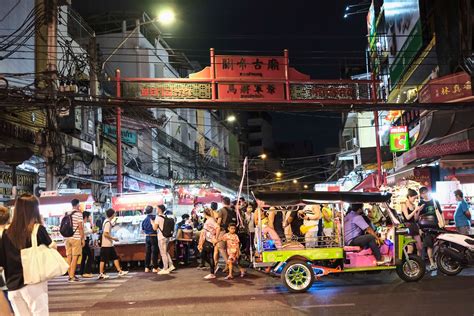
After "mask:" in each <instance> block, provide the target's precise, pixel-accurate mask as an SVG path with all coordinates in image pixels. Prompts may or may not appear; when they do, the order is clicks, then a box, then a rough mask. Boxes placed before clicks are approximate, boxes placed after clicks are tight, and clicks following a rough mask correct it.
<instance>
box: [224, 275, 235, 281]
mask: <svg viewBox="0 0 474 316" xmlns="http://www.w3.org/2000/svg"><path fill="white" fill-rule="evenodd" d="M233 278H234V277H233V276H231V275H228V276H226V277H225V278H224V280H232V279H233Z"/></svg>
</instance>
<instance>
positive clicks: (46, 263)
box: [21, 224, 69, 284]
mask: <svg viewBox="0 0 474 316" xmlns="http://www.w3.org/2000/svg"><path fill="white" fill-rule="evenodd" d="M38 227H39V224H35V226H34V228H33V232H32V233H31V248H25V249H22V250H21V264H22V266H23V280H24V283H25V284H36V283H40V282H44V281H47V280H50V279H52V278H55V277H57V276H60V275H63V274H64V273H66V272H67V271H68V269H69V265H68V264H67V263H66V261H65V260H64V258H63V257H62V256H61V255H60V254H59V252H58V251H57V250H56V249H52V248H49V247H47V246H46V245H39V246H38V241H37V239H36V235H37V234H38Z"/></svg>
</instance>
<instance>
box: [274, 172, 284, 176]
mask: <svg viewBox="0 0 474 316" xmlns="http://www.w3.org/2000/svg"><path fill="white" fill-rule="evenodd" d="M275 175H276V177H277V178H281V177H282V176H283V173H281V172H280V171H277V172H276V173H275Z"/></svg>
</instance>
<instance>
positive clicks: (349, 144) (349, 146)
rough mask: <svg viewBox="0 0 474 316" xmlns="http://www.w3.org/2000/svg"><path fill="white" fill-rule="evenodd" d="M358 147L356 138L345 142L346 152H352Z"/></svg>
mask: <svg viewBox="0 0 474 316" xmlns="http://www.w3.org/2000/svg"><path fill="white" fill-rule="evenodd" d="M356 147H358V142H357V138H355V137H354V138H352V139H349V140H347V141H346V150H352V149H354V148H356Z"/></svg>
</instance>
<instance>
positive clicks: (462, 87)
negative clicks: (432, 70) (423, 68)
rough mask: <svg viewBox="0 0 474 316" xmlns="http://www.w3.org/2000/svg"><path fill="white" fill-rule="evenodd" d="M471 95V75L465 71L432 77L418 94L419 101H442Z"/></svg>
mask: <svg viewBox="0 0 474 316" xmlns="http://www.w3.org/2000/svg"><path fill="white" fill-rule="evenodd" d="M471 96H472V89H471V77H470V76H469V75H468V74H467V73H466V72H458V73H456V74H452V75H447V76H444V77H441V78H437V79H433V80H430V82H428V84H427V85H425V86H424V87H423V88H422V89H421V90H420V93H419V95H418V101H419V102H420V103H443V102H451V101H455V100H457V99H463V98H467V97H471Z"/></svg>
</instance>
